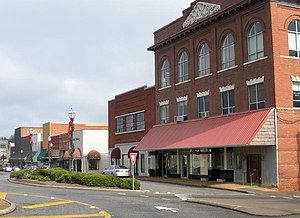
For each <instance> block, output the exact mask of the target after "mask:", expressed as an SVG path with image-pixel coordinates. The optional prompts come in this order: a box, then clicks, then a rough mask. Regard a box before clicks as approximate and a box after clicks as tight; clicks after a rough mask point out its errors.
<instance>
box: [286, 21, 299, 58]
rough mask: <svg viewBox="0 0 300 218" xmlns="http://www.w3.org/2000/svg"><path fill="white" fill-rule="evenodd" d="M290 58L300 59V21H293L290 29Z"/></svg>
mask: <svg viewBox="0 0 300 218" xmlns="http://www.w3.org/2000/svg"><path fill="white" fill-rule="evenodd" d="M288 38H289V56H292V57H298V58H299V57H300V21H299V20H292V21H291V22H290V24H289V27H288Z"/></svg>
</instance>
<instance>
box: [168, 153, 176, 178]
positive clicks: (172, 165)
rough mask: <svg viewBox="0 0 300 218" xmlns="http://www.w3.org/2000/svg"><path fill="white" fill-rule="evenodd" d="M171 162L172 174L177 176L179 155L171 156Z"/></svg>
mask: <svg viewBox="0 0 300 218" xmlns="http://www.w3.org/2000/svg"><path fill="white" fill-rule="evenodd" d="M169 161H170V162H169V164H170V165H169V168H170V174H177V154H176V153H175V152H174V153H173V154H169Z"/></svg>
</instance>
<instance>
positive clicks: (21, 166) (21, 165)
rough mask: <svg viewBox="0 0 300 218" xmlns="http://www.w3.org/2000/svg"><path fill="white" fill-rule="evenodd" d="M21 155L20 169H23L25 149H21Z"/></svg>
mask: <svg viewBox="0 0 300 218" xmlns="http://www.w3.org/2000/svg"><path fill="white" fill-rule="evenodd" d="M20 154H21V164H20V168H21V169H22V168H23V160H24V159H23V149H21V151H20Z"/></svg>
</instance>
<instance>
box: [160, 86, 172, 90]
mask: <svg viewBox="0 0 300 218" xmlns="http://www.w3.org/2000/svg"><path fill="white" fill-rule="evenodd" d="M168 88H171V86H166V87H162V88H159V89H158V91H161V90H164V89H168Z"/></svg>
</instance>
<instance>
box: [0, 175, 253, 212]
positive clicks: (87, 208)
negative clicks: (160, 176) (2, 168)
mask: <svg viewBox="0 0 300 218" xmlns="http://www.w3.org/2000/svg"><path fill="white" fill-rule="evenodd" d="M7 177H8V174H7V173H0V184H1V187H0V192H5V193H7V195H6V199H7V200H9V201H11V202H13V203H15V204H16V206H17V209H16V210H15V211H14V212H13V213H10V214H7V215H5V216H4V217H21V216H22V217H43V218H44V217H45V218H46V217H64V218H66V217H110V216H111V217H131V218H132V217H143V218H148V217H149V218H150V217H151V218H152V217H172V218H173V217H205V218H206V217H208V218H209V217H224V218H225V217H230V218H231V217H251V216H250V215H247V214H243V213H240V212H236V211H234V210H228V209H224V208H219V207H212V206H207V205H202V204H196V203H189V202H185V201H184V200H185V198H186V197H191V196H196V195H198V196H199V195H202V196H224V197H226V198H229V199H230V198H233V199H234V198H235V197H236V196H237V195H238V196H239V197H241V196H242V197H245V198H247V197H251V195H247V194H244V193H237V192H231V191H225V190H217V189H210V188H197V187H189V186H181V185H172V184H164V183H156V182H146V181H142V189H143V190H147V191H134V192H132V191H119V190H112V191H86V190H85V191H84V190H75V189H71V190H69V189H58V188H47V187H36V186H29V185H22V184H15V183H10V182H8V181H7Z"/></svg>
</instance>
